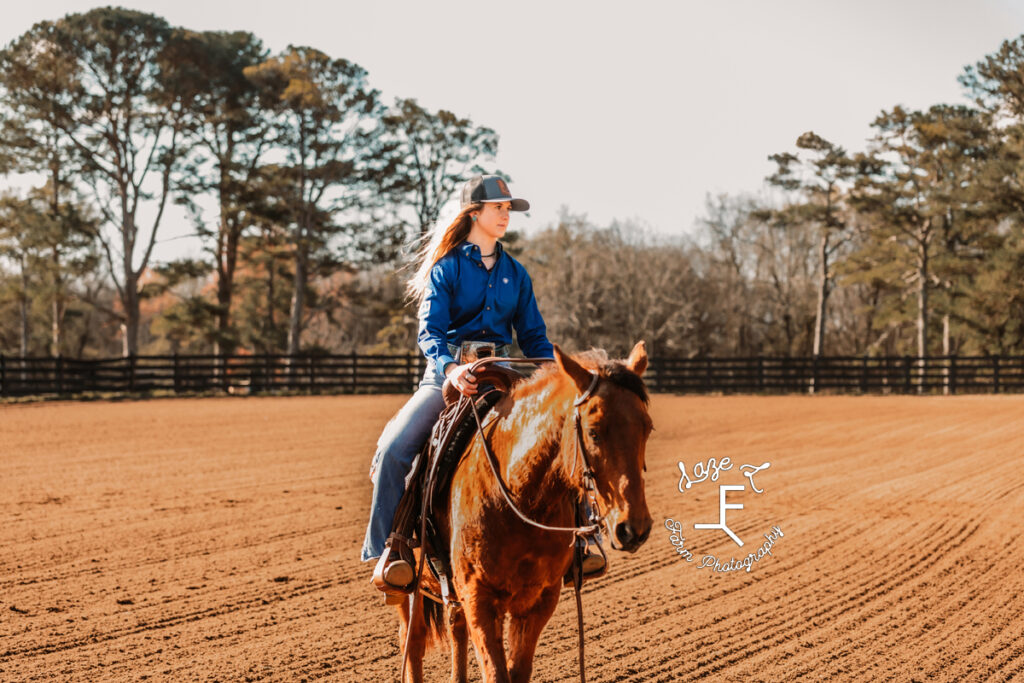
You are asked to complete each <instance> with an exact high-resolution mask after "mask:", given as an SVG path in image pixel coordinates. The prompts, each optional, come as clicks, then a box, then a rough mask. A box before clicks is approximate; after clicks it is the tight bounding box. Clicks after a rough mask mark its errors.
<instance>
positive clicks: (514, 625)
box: [508, 586, 561, 683]
mask: <svg viewBox="0 0 1024 683" xmlns="http://www.w3.org/2000/svg"><path fill="white" fill-rule="evenodd" d="M560 590H561V586H554V587H552V588H549V589H547V590H546V591H544V592H543V593H542V594H541V597H540V600H538V601H537V602H536V603H535V604H534V606H533V608H532V609H531V610H530V611H529V612H526V613H525V614H518V615H515V614H514V615H512V618H511V620H510V621H509V625H508V654H509V659H510V660H511V662H510V664H511V666H510V667H509V674H510V676H509V679H510V680H511V681H512V683H526V681H529V680H530V674H531V673H533V654H534V652H535V651H536V650H537V641H538V640H539V639H540V632H541V631H543V630H544V626H545V624H547V623H548V620H549V619H551V615H552V614H554V612H555V607H556V606H557V605H558V594H559V591H560Z"/></svg>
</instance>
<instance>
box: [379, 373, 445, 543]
mask: <svg viewBox="0 0 1024 683" xmlns="http://www.w3.org/2000/svg"><path fill="white" fill-rule="evenodd" d="M443 384H444V375H442V374H440V373H439V372H438V371H437V368H436V366H435V365H434V364H433V363H429V364H428V365H427V371H426V372H424V373H423V379H422V380H420V386H419V388H418V389H417V390H416V393H414V394H413V395H412V398H410V399H409V400H408V401H407V402H406V404H405V405H404V406H402V409H401V410H399V411H398V413H397V414H396V415H395V416H394V417H393V418H391V421H390V422H388V424H387V426H385V427H384V432H383V433H382V434H381V435H380V438H379V439H378V440H377V452H376V453H375V454H374V456H373V464H372V465H371V466H370V479H371V480H372V481H373V502H372V503H371V504H370V523H369V524H367V526H366V538H365V539H364V540H363V552H362V559H363V562H366V561H369V560H373V559H376V558H378V557H380V556H381V553H383V552H384V543H385V542H386V541H387V540H388V536H389V535H390V534H391V524H392V522H393V521H394V519H395V511H396V510H397V509H398V503H399V501H401V500H402V494H403V493H404V492H405V478H406V476H408V474H409V470H410V469H412V463H413V460H415V459H416V454H417V453H419V451H420V448H422V447H423V444H425V443H426V442H427V439H428V438H429V437H430V430H431V428H432V427H433V426H434V423H435V422H436V421H437V417H438V415H440V414H441V411H442V410H443V409H444V397H443V396H442V395H441V386H442V385H443Z"/></svg>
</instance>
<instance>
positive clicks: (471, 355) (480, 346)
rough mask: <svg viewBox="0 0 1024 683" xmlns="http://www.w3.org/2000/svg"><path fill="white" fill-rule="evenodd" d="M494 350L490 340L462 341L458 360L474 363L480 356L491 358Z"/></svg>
mask: <svg viewBox="0 0 1024 683" xmlns="http://www.w3.org/2000/svg"><path fill="white" fill-rule="evenodd" d="M496 350H497V349H495V348H494V344H492V343H490V342H462V346H461V348H460V350H459V362H460V363H475V362H476V361H478V360H480V359H481V358H493V357H494V355H495V351H496Z"/></svg>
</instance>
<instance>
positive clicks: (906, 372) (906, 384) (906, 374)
mask: <svg viewBox="0 0 1024 683" xmlns="http://www.w3.org/2000/svg"><path fill="white" fill-rule="evenodd" d="M911 362H912V361H911V360H910V356H903V392H904V393H906V394H909V393H910V386H911V384H910V364H911Z"/></svg>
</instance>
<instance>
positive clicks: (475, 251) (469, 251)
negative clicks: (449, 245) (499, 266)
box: [459, 242, 505, 262]
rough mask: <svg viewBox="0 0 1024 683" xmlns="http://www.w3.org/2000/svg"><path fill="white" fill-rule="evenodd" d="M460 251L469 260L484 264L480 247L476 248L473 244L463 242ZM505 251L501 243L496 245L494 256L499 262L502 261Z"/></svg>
mask: <svg viewBox="0 0 1024 683" xmlns="http://www.w3.org/2000/svg"><path fill="white" fill-rule="evenodd" d="M459 251H461V252H462V253H463V254H464V255H465V256H466V258H468V259H471V260H473V261H480V262H483V259H482V258H481V257H480V247H478V246H476V245H475V244H473V243H472V242H463V243H462V244H460V245H459ZM504 251H505V249H504V247H502V246H501V242H495V243H494V255H495V257H496V258H497V259H498V260H500V259H501V255H502V253H503V252H504Z"/></svg>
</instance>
